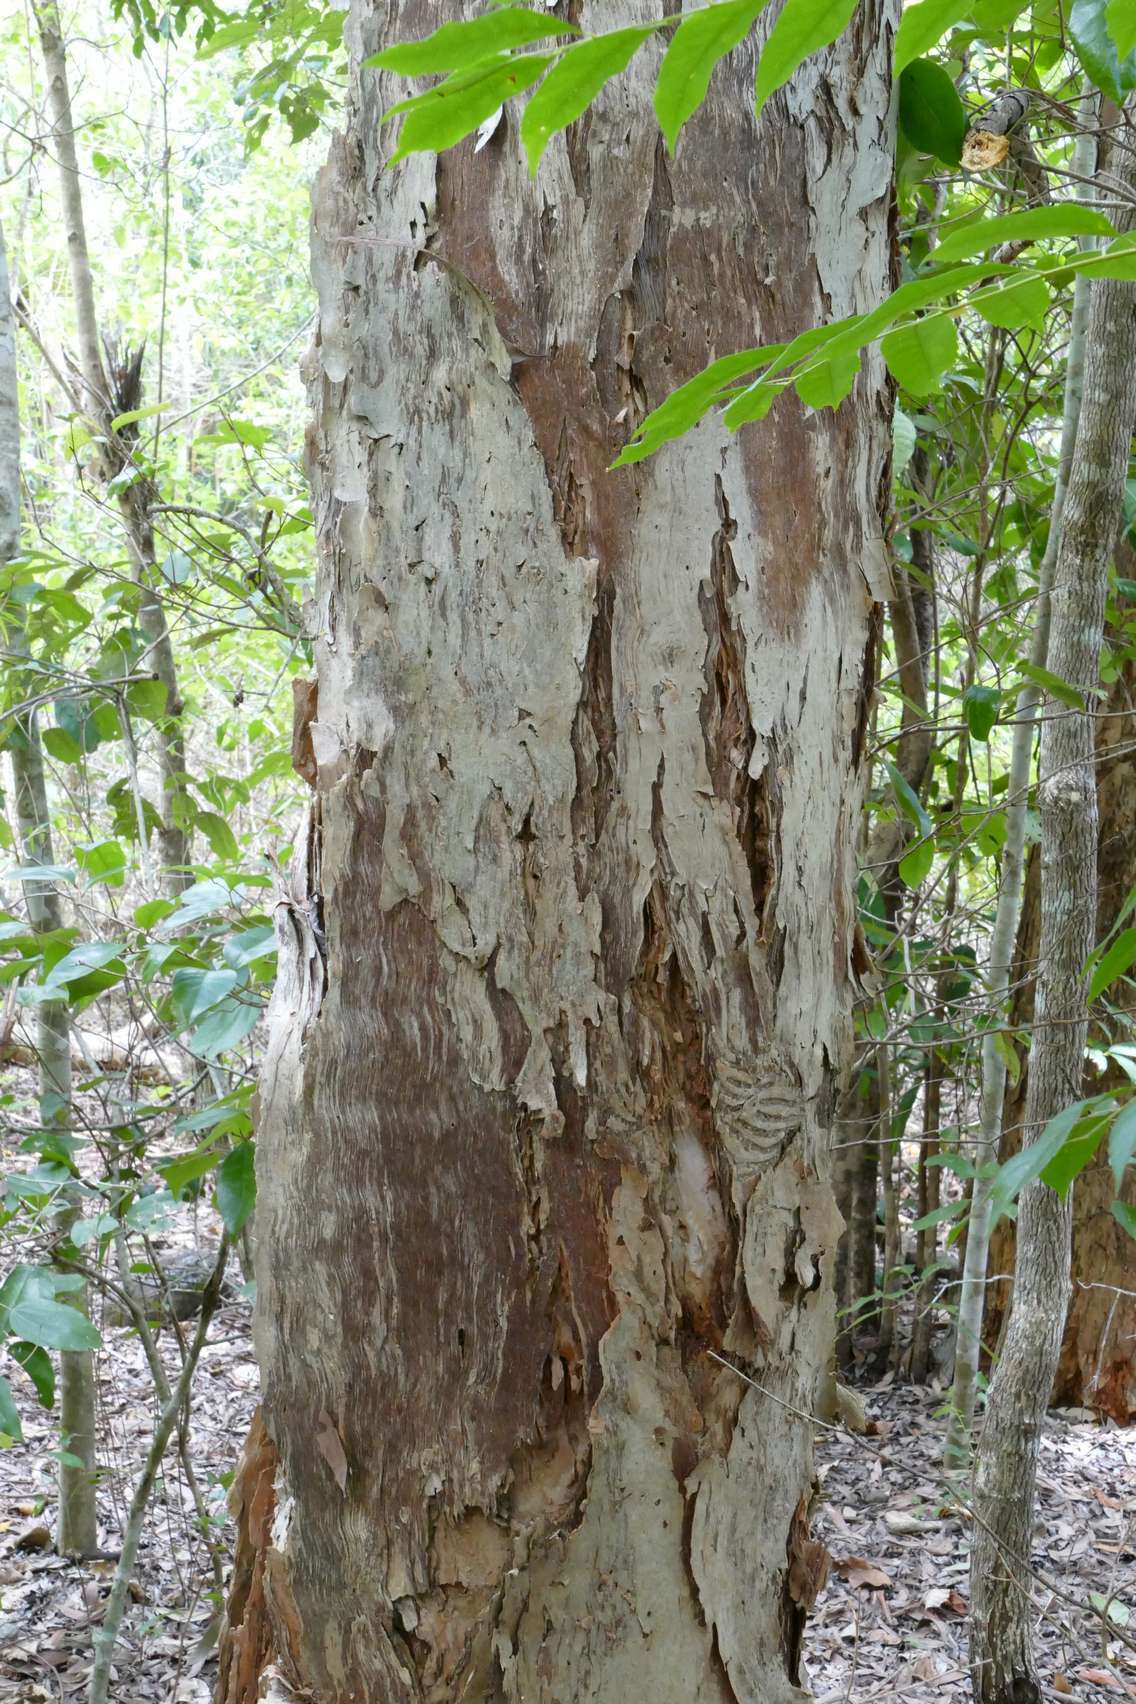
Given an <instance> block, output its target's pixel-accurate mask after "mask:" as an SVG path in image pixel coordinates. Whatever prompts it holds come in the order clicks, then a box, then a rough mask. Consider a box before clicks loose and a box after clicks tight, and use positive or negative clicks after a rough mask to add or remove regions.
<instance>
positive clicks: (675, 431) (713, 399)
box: [613, 344, 786, 467]
mask: <svg viewBox="0 0 1136 1704" xmlns="http://www.w3.org/2000/svg"><path fill="white" fill-rule="evenodd" d="M785 347H786V345H785V344H778V345H777V346H776V347H772V348H768V349H741V350H739V351H738V353H737V354H736V355H723V356H721V357H720V358H719V359H718V360H717V361H712V362H711V363H710V365H709V366H708V367H704V368H703V369H702V371H701V372H700V373H696V374H695V376H694V378H693V379H688V380H687V381H686V383H685V384H684V385H679V386H678V388H677V389H676V390H673V391H671V393H670V395H669V396H668V397H667V398H666V400H665V401H664V402H661V403H660V404H659V406H658V408H655V409H652V411H651V413H650V414H648V415H647V417H646V419H645V420H644V421H643V422H642V423H641V424H640V426H639V427H638V429H637V431H636V434H635V436H634V437H633V438H632V439H631V441H630V443H628V444H627V445H626V446H625V447H624V449H623V450H622V451H621V452H620V454H619V456H618V457H617V458H616V460H615V462H614V463H613V466H615V467H627V466H629V465H630V464H631V463H632V462H637V461H642V460H643V458H644V457H645V456H649V455H653V454H654V452H655V451H656V450H658V449H661V447H662V446H663V444H666V443H669V442H670V441H671V440H672V439H673V438H679V437H681V436H682V434H683V433H684V432H686V431H688V430H689V429H690V427H691V426H695V425H697V423H698V422H699V421H700V420H701V419H702V417H703V415H705V414H706V412H707V411H708V410H709V409H711V408H713V407H714V405H715V404H716V403H721V402H723V401H724V400H725V399H726V398H727V397H728V396H729V395H730V394H731V387H732V386H733V385H734V384H736V383H737V381H738V380H739V379H743V378H747V377H748V376H749V374H750V373H752V372H754V371H755V370H756V369H757V368H758V367H764V366H767V365H768V363H769V361H770V360H771V359H772V357H773V356H775V355H777V354H779V353H780V351H781V350H783V349H784V348H785Z"/></svg>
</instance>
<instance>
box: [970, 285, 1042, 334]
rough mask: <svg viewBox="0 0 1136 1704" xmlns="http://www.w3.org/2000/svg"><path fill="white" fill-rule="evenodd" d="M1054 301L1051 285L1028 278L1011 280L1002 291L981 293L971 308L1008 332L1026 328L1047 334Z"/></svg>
mask: <svg viewBox="0 0 1136 1704" xmlns="http://www.w3.org/2000/svg"><path fill="white" fill-rule="evenodd" d="M1050 301H1051V292H1050V289H1049V285H1048V284H1046V283H1045V282H1044V281H1043V280H1042V279H1041V278H1029V277H1026V278H1020V279H1016V280H1011V282H1010V283H1008V284H1004V285H1003V286H1002V287H1001V289H998V290H979V291H978V292H977V293H976V294H975V295H974V296H973V297H972V298H971V305H972V306H973V307H975V308H976V309H977V310H978V312H979V313H980V314H981V315H982V317H983V319H984V320H986V321H987V322H988V323H989V324H990V325H1000V326H1003V327H1004V328H1005V330H1007V331H1018V330H1020V328H1021V327H1022V326H1032V327H1033V329H1034V330H1035V331H1043V330H1044V329H1045V316H1046V314H1047V313H1048V312H1049V304H1050Z"/></svg>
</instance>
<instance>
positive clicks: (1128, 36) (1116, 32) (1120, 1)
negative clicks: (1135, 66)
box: [1105, 0, 1136, 59]
mask: <svg viewBox="0 0 1136 1704" xmlns="http://www.w3.org/2000/svg"><path fill="white" fill-rule="evenodd" d="M1105 23H1106V24H1107V26H1108V33H1109V35H1110V36H1111V37H1112V45H1113V47H1115V49H1116V52H1117V55H1118V57H1119V58H1121V59H1127V58H1128V56H1129V54H1131V53H1136V6H1134V5H1133V4H1132V0H1108V7H1107V10H1106V11H1105Z"/></svg>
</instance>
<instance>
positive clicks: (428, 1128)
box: [256, 0, 894, 1704]
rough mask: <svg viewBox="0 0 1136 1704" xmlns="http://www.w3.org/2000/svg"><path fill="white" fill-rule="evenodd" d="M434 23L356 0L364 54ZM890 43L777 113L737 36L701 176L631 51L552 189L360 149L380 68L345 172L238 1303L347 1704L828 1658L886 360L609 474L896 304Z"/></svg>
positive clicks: (736, 1703) (787, 100)
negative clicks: (818, 331) (826, 329)
mask: <svg viewBox="0 0 1136 1704" xmlns="http://www.w3.org/2000/svg"><path fill="white" fill-rule="evenodd" d="M587 11H588V8H587V7H585V8H584V12H585V15H584V17H583V18H582V20H581V21H582V22H583V23H584V25H585V27H586V26H587V25H588V23H589V18H588V16H587ZM447 15H449V9H448V8H445V7H443V6H442V5H441V4H440V0H438V3H433V0H414V3H413V4H409V5H406V6H403V7H401V8H392V9H391V10H390V11H389V12H388V11H387V10H386V9H380V8H372V7H371V6H370V5H369V4H368V3H367V0H357V4H356V5H355V7H354V9H353V11H352V13H351V17H350V21H349V26H348V37H349V40H350V42H351V45H352V51H353V55H354V59H355V63H356V65H358V60H359V58H360V57H362V56H363V55H364V54H366V53H369V52H373V51H374V50H375V49H376V48H377V47H378V46H379V45H380V44H381V43H383V42H387V41H389V40H391V39H393V38H394V37H397V36H400V35H408V34H411V35H421V34H425V33H426V32H427V31H429V30H430V29H431V28H433V27H434V26H435V25H436V24H437V23H439V22H441V21H442V20H443V19H444V17H446V16H447ZM649 15H650V8H649V7H648V6H647V5H646V4H645V3H643V0H620V3H618V4H617V5H616V6H615V13H614V14H613V11H612V7H611V5H607V6H605V7H603V8H602V15H600V13H599V11H598V10H597V15H596V19H595V22H596V25H597V26H598V27H603V28H610V27H613V26H615V25H619V24H621V23H631V22H634V21H637V20H641V19H643V18H646V17H647V16H649ZM893 26H894V16H893V8H891V7H890V5H887V4H884V5H881V4H878V3H876V0H869V3H867V4H865V5H864V6H863V7H862V8H861V11H860V14H859V16H858V18H857V21H856V22H855V23H854V25H853V26H852V28H851V30H850V31H849V32H848V34H847V35H846V36H845V37H844V38H842V40H841V42H840V43H839V44H838V45H837V46H836V47H835V48H834V49H833V50H831V51H830V52H828V53H826V54H825V55H822V56H821V57H820V58H819V59H818V60H816V61H813V62H810V63H809V65H807V66H806V67H805V68H804V69H803V71H802V72H801V73H800V75H799V76H798V77H797V78H796V80H795V81H794V83H793V85H792V86H791V87H790V88H789V90H788V91H786V93H785V94H784V95H783V96H782V97H780V98H778V99H776V100H774V101H773V102H771V103H770V105H769V108H768V109H767V113H766V115H765V117H764V118H763V120H762V123H761V125H760V128H759V129H758V128H757V127H755V121H754V118H753V104H752V80H753V46H752V44H750V45H748V46H746V47H743V48H742V49H741V50H739V51H738V52H737V53H736V54H735V55H734V56H733V57H732V59H731V60H730V61H729V62H728V63H727V65H726V66H724V67H723V68H722V70H721V71H720V72H719V74H718V76H717V78H716V80H715V82H714V84H713V86H712V88H711V92H710V97H709V99H708V101H707V104H706V106H705V108H704V109H703V111H702V112H701V114H700V115H699V116H698V118H697V119H696V120H695V121H694V122H693V123H692V124H691V126H690V127H689V130H688V132H687V133H685V134H684V138H683V142H682V145H681V147H680V149H679V152H678V156H677V159H675V160H668V159H667V157H666V155H665V153H664V151H663V148H662V145H661V143H660V141H659V138H658V132H657V128H656V125H655V122H654V119H653V117H652V115H651V108H650V96H649V89H650V79H651V77H652V76H653V72H654V64H653V63H652V58H651V55H652V54H653V53H655V52H657V49H656V48H651V49H648V50H645V51H644V54H643V55H642V62H641V64H640V65H639V69H638V70H637V71H633V73H632V74H631V75H630V76H629V77H628V78H627V79H624V80H621V81H620V82H618V83H616V84H615V85H612V86H610V87H609V89H608V90H607V91H606V93H605V95H604V97H603V98H602V99H601V100H600V101H599V102H598V103H597V104H596V106H595V107H594V108H593V109H592V111H591V112H590V114H589V115H588V117H587V119H586V120H585V121H583V122H582V123H581V125H580V126H578V127H577V128H576V129H575V131H574V132H573V133H571V134H570V135H569V136H568V137H567V138H566V139H561V140H559V141H558V142H557V143H556V144H555V145H554V146H553V148H552V149H551V150H550V153H549V156H548V158H547V160H546V162H545V164H544V165H543V166H542V169H541V175H540V178H539V180H538V181H537V183H536V184H535V185H534V184H532V183H531V182H530V181H529V179H528V178H527V175H526V172H525V167H524V162H523V158H522V155H521V151H520V148H519V145H518V140H517V135H516V129H515V120H514V119H513V118H512V117H511V116H510V115H507V116H506V118H505V119H504V120H503V121H502V123H501V125H500V126H499V128H498V130H497V131H496V133H495V135H494V137H493V139H492V141H491V142H490V143H489V145H488V146H487V147H486V148H485V149H484V150H483V151H482V152H481V153H478V154H474V152H473V151H472V148H471V147H470V146H469V145H468V144H467V145H464V146H462V147H461V148H459V149H457V150H456V151H454V152H453V153H451V154H447V155H445V156H443V157H442V158H440V159H439V160H437V161H434V160H433V159H429V160H421V159H415V160H411V161H409V162H407V163H406V164H405V165H403V166H402V167H400V168H399V169H398V170H396V171H395V172H393V173H390V174H384V173H383V171H382V163H383V154H382V149H383V147H384V146H389V143H387V142H386V140H385V133H384V134H383V135H382V136H381V135H380V130H379V124H378V119H379V114H380V112H381V110H382V108H383V107H384V106H385V105H386V104H388V101H389V99H390V98H391V96H392V93H393V85H388V86H386V87H384V86H382V85H381V84H380V82H379V80H378V79H377V78H374V77H372V75H371V73H369V72H365V71H364V72H359V71H357V72H356V75H355V78H354V90H355V104H354V109H353V112H352V114H351V121H350V125H349V130H348V134H347V136H346V138H344V139H342V140H340V141H337V142H336V143H335V144H334V145H333V148H332V152H331V157H330V160H329V163H328V165H327V167H326V169H325V171H324V173H323V175H322V177H321V179H320V181H319V183H318V186H317V189H316V193H315V206H314V235H313V269H314V274H315V278H316V282H317V285H318V288H319V293H320V328H319V335H318V339H317V342H316V345H315V347H314V349H313V352H312V355H311V357H310V361H309V368H308V372H309V379H310V384H311V393H312V399H313V406H314V421H313V425H312V429H311V439H310V462H311V469H312V477H313V484H314V491H315V512H316V516H317V526H318V530H319V538H320V552H321V565H320V581H319V589H318V595H317V609H318V623H317V631H318V636H319V637H318V642H317V646H316V654H317V667H318V705H317V713H316V715H315V716H314V718H313V719H312V720H311V721H310V723H309V725H308V729H307V734H306V736H305V737H306V738H310V747H311V754H310V755H311V763H312V766H313V767H314V770H315V774H316V798H317V803H318V833H317V837H316V838H315V839H313V842H312V847H311V856H309V855H308V853H305V854H304V857H303V858H302V860H301V864H300V868H301V871H302V872H308V874H307V875H306V876H305V878H304V879H305V880H306V881H307V883H308V885H307V886H304V882H303V881H301V884H300V889H299V890H298V891H296V892H294V893H293V894H292V895H291V896H290V897H289V899H288V901H287V902H286V903H285V904H284V905H283V906H282V908H281V910H280V912H279V914H278V915H279V917H280V921H281V931H282V954H281V958H282V974H281V981H280V986H279V989H278V992H277V996H276V1000H275V1004H274V1011H273V1018H272V1023H271V1042H270V1057H269V1061H268V1066H267V1069H266V1074H265V1080H264V1085H263V1089H262V1111H261V1119H260V1137H259V1144H258V1168H259V1187H260V1196H259V1201H258V1209H257V1281H258V1305H257V1327H256V1329H257V1344H258V1353H259V1357H260V1362H261V1367H262V1373H263V1382H264V1417H265V1424H266V1426H267V1429H268V1432H269V1434H270V1436H271V1438H272V1440H273V1443H274V1446H275V1448H276V1449H277V1450H278V1452H279V1471H278V1476H277V1486H276V1497H277V1503H276V1514H275V1518H274V1521H273V1525H272V1532H271V1539H270V1542H269V1545H268V1549H267V1555H266V1560H265V1571H264V1577H265V1592H266V1598H267V1601H268V1603H269V1605H270V1609H271V1616H272V1625H273V1644H272V1652H271V1658H272V1661H273V1662H274V1663H275V1664H276V1665H278V1667H279V1668H280V1670H281V1671H282V1672H283V1673H284V1674H285V1675H286V1676H287V1678H288V1680H289V1681H290V1682H291V1684H292V1685H293V1686H295V1687H296V1688H297V1689H300V1688H307V1689H308V1690H307V1692H306V1694H305V1696H309V1697H311V1698H312V1699H317V1700H320V1701H323V1704H347V1701H348V1700H350V1699H355V1700H361V1699H364V1698H365V1699H367V1700H368V1701H371V1704H377V1701H379V1700H388V1699H389V1700H392V1701H393V1700H406V1699H415V1700H421V1701H430V1704H442V1701H449V1700H456V1699H458V1698H461V1699H463V1700H467V1701H476V1700H494V1701H501V1704H504V1701H506V1700H509V1701H520V1700H522V1699H525V1700H538V1699H539V1700H542V1701H547V1704H552V1701H553V1700H557V1699H559V1700H567V1699H573V1700H585V1699H592V1700H597V1701H601V1700H602V1701H611V1704H615V1701H617V1700H618V1701H619V1704H625V1701H626V1700H627V1699H628V1698H629V1697H633V1696H637V1695H639V1694H642V1695H644V1696H648V1697H650V1698H651V1699H652V1700H653V1701H655V1704H689V1701H690V1700H692V1699H699V1700H701V1701H704V1704H709V1701H711V1700H720V1701H721V1704H727V1701H730V1704H756V1701H758V1700H760V1701H761V1704H778V1701H785V1704H788V1701H789V1700H792V1699H796V1698H799V1697H801V1696H802V1693H801V1691H800V1669H799V1663H800V1643H801V1633H802V1627H803V1622H804V1615H805V1612H806V1609H807V1605H808V1602H809V1600H810V1591H811V1590H813V1589H815V1585H816V1582H817V1580H818V1579H819V1578H820V1575H821V1573H822V1571H823V1570H822V1565H821V1561H820V1559H819V1557H818V1556H817V1555H816V1554H815V1553H814V1551H813V1550H812V1549H810V1545H811V1543H812V1541H811V1540H809V1539H808V1535H807V1527H806V1524H805V1516H804V1514H803V1512H802V1511H803V1508H804V1506H806V1505H804V1504H803V1503H802V1499H805V1500H806V1503H807V1497H808V1494H809V1490H810V1485H811V1479H812V1466H811V1456H810V1438H809V1428H808V1426H807V1425H806V1424H804V1423H803V1422H802V1421H801V1420H800V1419H799V1418H798V1416H797V1414H795V1413H794V1412H793V1411H792V1410H794V1409H796V1410H802V1411H806V1412H807V1411H808V1410H810V1409H811V1408H812V1406H813V1402H814V1397H815V1394H816V1390H817V1386H818V1382H819V1381H820V1379H821V1377H822V1375H823V1374H824V1372H825V1370H826V1367H827V1363H828V1359H829V1355H830V1353H831V1348H832V1336H833V1302H832V1287H831V1273H832V1266H833V1261H834V1256H835V1249H836V1241H837V1233H838V1228H839V1220H838V1217H837V1215H836V1213H835V1209H834V1207H833V1204H832V1199H831V1194H830V1191H829V1187H828V1182H827V1178H826V1175H825V1174H826V1167H827V1151H828V1145H829V1137H830V1126H831V1123H832V1119H833V1109H834V1106H835V1102H836V1094H837V1087H838V1082H839V1078H840V1073H841V1071H842V1070H843V1069H845V1068H846V1066H847V1062H848V1049H849V1043H850V1023H849V1018H850V1010H851V1001H852V995H853V983H852V972H851V967H850V954H851V945H852V933H853V927H854V906H853V902H852V881H853V876H854V864H855V860H854V835H855V831H856V826H857V821H858V808H859V803H860V789H859V777H860V763H861V750H860V742H861V736H862V731H863V727H864V723H865V699H866V696H867V692H868V690H869V688H870V680H871V656H870V637H871V633H872V631H873V628H872V592H873V589H874V590H875V591H876V592H877V593H878V594H880V595H882V594H884V593H885V592H886V586H885V585H884V584H883V556H882V545H881V540H882V530H883V510H882V506H883V501H884V494H885V491H886V485H887V473H888V436H889V435H888V418H887V416H888V409H887V389H886V383H885V380H884V376H883V372H882V368H881V367H880V365H879V363H878V361H877V359H876V358H875V357H874V356H873V357H872V358H871V359H870V360H869V362H868V365H867V368H866V371H865V374H864V375H863V377H862V378H861V379H860V381H859V382H858V384H857V387H856V390H855V392H854V394H853V397H852V398H851V399H850V400H849V401H848V402H847V403H846V404H845V405H844V406H843V407H841V408H840V409H839V410H838V411H836V413H835V414H834V413H832V412H825V413H822V414H819V415H815V416H810V415H806V414H805V413H804V411H803V410H801V409H800V408H798V407H797V406H796V404H795V402H794V401H793V400H792V399H787V402H786V405H785V406H784V407H782V408H781V409H780V410H779V412H778V413H777V415H776V417H775V418H774V420H772V421H771V422H770V423H768V424H767V425H766V426H765V427H763V428H761V429H758V430H753V431H751V432H747V433H746V434H744V435H743V436H742V437H741V438H740V439H736V440H732V441H731V440H729V439H728V438H727V436H726V435H725V434H724V433H723V432H721V430H720V429H719V428H718V427H717V426H716V425H714V424H708V425H707V426H705V427H704V428H703V429H701V430H700V431H699V432H697V433H695V434H692V435H691V436H690V437H689V438H688V439H686V440H684V441H683V442H682V443H681V444H679V445H676V446H674V447H673V448H671V449H670V450H668V451H667V453H666V454H665V455H664V456H662V457H660V458H658V459H656V460H655V461H653V462H651V463H648V464H646V465H643V466H639V467H636V468H633V469H628V470H625V471H621V472H619V473H617V474H609V473H608V472H607V471H606V469H607V468H608V466H609V464H610V462H611V460H612V458H613V456H614V455H615V453H616V452H617V450H618V448H619V446H620V444H621V443H622V442H623V440H624V438H625V436H626V434H627V432H628V430H629V427H630V426H631V424H633V423H634V421H635V420H637V419H639V418H640V417H641V416H642V413H643V411H644V410H645V409H646V408H649V407H651V406H654V405H655V404H657V403H658V402H660V401H661V400H662V398H663V397H664V396H665V395H666V394H667V393H668V392H669V391H670V390H671V389H672V388H673V386H674V385H675V384H677V383H680V382H682V381H683V380H685V379H686V378H688V377H690V376H691V375H692V374H693V373H694V372H695V371H697V370H698V369H699V368H701V367H702V366H703V365H704V364H705V362H706V361H707V360H709V359H711V358H712V357H713V356H715V355H717V354H720V353H724V352H726V351H727V350H729V349H732V348H736V347H740V346H742V345H745V344H750V343H754V342H758V341H766V340H770V341H771V340H775V339H781V338H783V337H786V336H788V335H791V334H792V333H793V332H795V331H797V330H799V329H801V327H802V326H805V325H809V324H813V323H816V322H817V321H818V320H820V319H822V318H824V317H826V316H827V315H828V314H833V315H838V314H843V313H847V312H850V311H854V310H859V309H864V308H867V307H869V306H871V305H873V304H874V303H876V302H878V301H879V300H880V299H881V297H882V296H883V294H885V293H886V291H887V289H888V288H889V285H890V282H891V266H892V259H891V250H890V245H889V233H888V202H889V194H890V179H891V142H892V130H891V119H890V105H889V87H888V78H889V63H890V51H891V41H892V34H893ZM764 28H766V29H767V28H768V20H767V21H766V22H765V24H764ZM636 63H637V64H639V62H638V61H637V62H636ZM305 751H306V748H305ZM316 857H318V865H319V872H318V878H316V879H313V873H314V870H315V859H316ZM323 929H326V988H324V986H323V957H322V954H323V947H322V945H321V938H322V930H323ZM709 1350H714V1351H716V1352H719V1353H721V1354H722V1355H724V1356H725V1357H727V1358H728V1359H733V1360H734V1361H735V1362H736V1364H737V1365H738V1366H739V1367H740V1368H742V1369H743V1370H744V1371H745V1372H746V1373H748V1374H749V1375H750V1376H751V1377H752V1378H753V1379H754V1380H756V1382H757V1384H758V1386H760V1387H761V1389H754V1388H752V1387H751V1386H747V1385H746V1384H745V1383H744V1382H743V1381H742V1380H741V1379H740V1378H739V1377H738V1376H737V1374H736V1373H735V1372H734V1371H732V1370H731V1369H730V1368H729V1367H727V1366H724V1365H722V1363H721V1362H720V1361H718V1360H715V1359H714V1358H713V1357H712V1356H711V1355H710V1354H709V1353H708V1351H709ZM765 1392H769V1393H771V1394H770V1395H766V1394H764V1393H765ZM778 1399H779V1400H778ZM783 1404H788V1405H791V1406H789V1407H786V1406H783ZM810 1582H811V1585H810Z"/></svg>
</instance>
